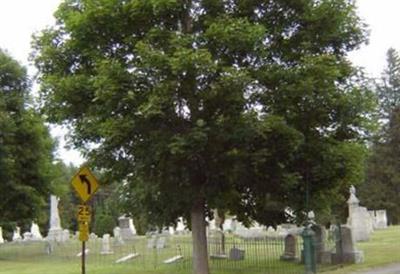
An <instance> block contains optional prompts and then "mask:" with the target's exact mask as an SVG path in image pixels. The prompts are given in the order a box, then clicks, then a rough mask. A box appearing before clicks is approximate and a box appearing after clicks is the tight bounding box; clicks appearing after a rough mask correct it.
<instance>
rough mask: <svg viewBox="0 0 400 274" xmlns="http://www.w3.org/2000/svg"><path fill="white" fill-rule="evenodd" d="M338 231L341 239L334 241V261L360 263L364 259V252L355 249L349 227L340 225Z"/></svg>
mask: <svg viewBox="0 0 400 274" xmlns="http://www.w3.org/2000/svg"><path fill="white" fill-rule="evenodd" d="M340 231H341V235H340V238H341V241H337V242H336V254H335V257H336V258H335V260H334V261H335V262H340V261H341V262H343V263H356V264H358V263H362V262H363V261H364V253H363V252H362V251H360V250H356V248H355V246H354V245H355V241H354V239H353V233H352V231H351V228H350V227H349V226H347V225H342V226H341V229H340ZM338 257H341V258H338Z"/></svg>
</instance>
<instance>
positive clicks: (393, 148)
mask: <svg viewBox="0 0 400 274" xmlns="http://www.w3.org/2000/svg"><path fill="white" fill-rule="evenodd" d="M387 62H388V63H387V68H386V69H385V70H384V72H383V74H382V79H381V81H379V82H378V83H377V85H376V90H377V94H378V97H379V103H380V108H379V110H380V111H379V118H380V122H381V125H382V126H381V129H380V131H379V132H378V134H377V136H376V138H375V140H374V143H373V146H372V148H371V153H370V158H369V161H368V168H367V178H366V181H365V183H364V184H363V185H362V186H361V189H360V197H361V201H362V202H363V203H364V204H365V205H366V206H367V207H368V208H371V209H386V210H387V213H388V220H389V222H390V223H393V224H398V223H399V222H400V205H399V203H398V201H399V198H400V173H399V170H400V165H399V163H398V162H399V155H400V154H399V153H400V150H399V144H400V131H399V125H400V59H399V56H398V53H397V52H396V50H394V49H389V50H388V52H387Z"/></svg>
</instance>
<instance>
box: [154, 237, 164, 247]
mask: <svg viewBox="0 0 400 274" xmlns="http://www.w3.org/2000/svg"><path fill="white" fill-rule="evenodd" d="M165 247H166V238H165V237H159V238H158V239H157V242H156V248H157V249H163V248H165Z"/></svg>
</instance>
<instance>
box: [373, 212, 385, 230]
mask: <svg viewBox="0 0 400 274" xmlns="http://www.w3.org/2000/svg"><path fill="white" fill-rule="evenodd" d="M375 214H376V217H375V218H376V221H375V223H376V228H377V229H385V228H387V215H386V210H384V209H383V210H376V211H375Z"/></svg>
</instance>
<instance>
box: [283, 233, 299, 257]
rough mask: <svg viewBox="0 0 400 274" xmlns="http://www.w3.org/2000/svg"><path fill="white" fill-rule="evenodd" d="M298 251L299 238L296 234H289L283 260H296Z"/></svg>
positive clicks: (286, 238)
mask: <svg viewBox="0 0 400 274" xmlns="http://www.w3.org/2000/svg"><path fill="white" fill-rule="evenodd" d="M296 251H297V238H296V236H295V235H292V234H288V235H287V236H286V237H285V250H284V253H283V255H282V256H281V260H282V261H294V260H296Z"/></svg>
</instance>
